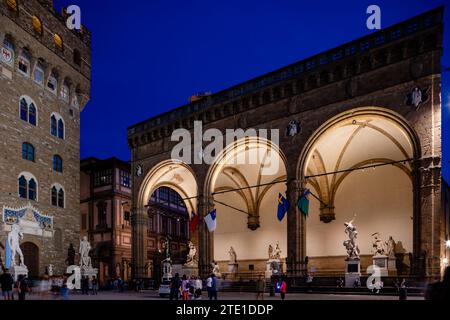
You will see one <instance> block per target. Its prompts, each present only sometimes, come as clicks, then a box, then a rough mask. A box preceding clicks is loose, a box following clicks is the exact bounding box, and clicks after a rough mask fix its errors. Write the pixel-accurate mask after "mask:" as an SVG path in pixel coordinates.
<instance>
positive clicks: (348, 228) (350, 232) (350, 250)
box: [343, 216, 360, 260]
mask: <svg viewBox="0 0 450 320" xmlns="http://www.w3.org/2000/svg"><path fill="white" fill-rule="evenodd" d="M355 218H356V216H355V217H354V218H353V219H352V220H351V221H350V222H345V223H344V226H345V233H346V234H347V236H348V238H349V239H348V240H345V241H344V243H343V245H344V247H345V249H346V250H347V259H346V260H360V257H359V253H360V251H359V248H358V244H357V242H356V240H357V236H358V231H356V227H355V226H354V225H353V222H354V221H355Z"/></svg>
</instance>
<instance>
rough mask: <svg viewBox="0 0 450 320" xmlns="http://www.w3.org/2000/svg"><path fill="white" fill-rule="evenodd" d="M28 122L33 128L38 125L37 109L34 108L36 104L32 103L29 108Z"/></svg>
mask: <svg viewBox="0 0 450 320" xmlns="http://www.w3.org/2000/svg"><path fill="white" fill-rule="evenodd" d="M28 122H29V123H30V124H32V125H33V126H35V125H36V107H35V106H34V103H31V104H30V107H29V108H28Z"/></svg>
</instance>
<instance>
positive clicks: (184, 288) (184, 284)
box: [181, 274, 189, 300]
mask: <svg viewBox="0 0 450 320" xmlns="http://www.w3.org/2000/svg"><path fill="white" fill-rule="evenodd" d="M181 279H182V281H181V295H182V297H183V300H189V280H188V279H187V277H186V275H185V274H183V277H182V278H181Z"/></svg>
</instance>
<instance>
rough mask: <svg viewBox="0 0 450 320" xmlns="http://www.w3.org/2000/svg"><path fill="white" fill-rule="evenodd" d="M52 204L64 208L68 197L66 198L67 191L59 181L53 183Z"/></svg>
mask: <svg viewBox="0 0 450 320" xmlns="http://www.w3.org/2000/svg"><path fill="white" fill-rule="evenodd" d="M51 191H52V199H51V202H52V206H54V207H58V208H64V205H65V202H66V198H65V192H64V188H63V186H62V185H60V184H59V183H55V184H53V186H52V188H51Z"/></svg>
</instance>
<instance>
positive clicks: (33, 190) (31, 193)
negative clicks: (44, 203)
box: [28, 178, 37, 200]
mask: <svg viewBox="0 0 450 320" xmlns="http://www.w3.org/2000/svg"><path fill="white" fill-rule="evenodd" d="M36 195H37V184H36V181H35V180H34V178H31V179H30V181H29V182H28V199H29V200H36Z"/></svg>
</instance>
